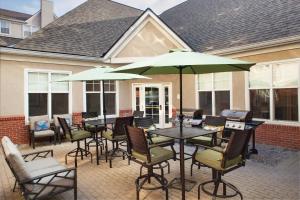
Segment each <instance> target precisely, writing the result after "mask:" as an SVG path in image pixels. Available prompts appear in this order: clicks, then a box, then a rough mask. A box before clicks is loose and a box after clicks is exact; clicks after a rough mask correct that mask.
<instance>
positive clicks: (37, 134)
mask: <svg viewBox="0 0 300 200" xmlns="http://www.w3.org/2000/svg"><path fill="white" fill-rule="evenodd" d="M54 134H55V132H54V131H53V130H44V131H34V137H36V138H38V137H47V136H53V135H54Z"/></svg>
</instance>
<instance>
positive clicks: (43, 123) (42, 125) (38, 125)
mask: <svg viewBox="0 0 300 200" xmlns="http://www.w3.org/2000/svg"><path fill="white" fill-rule="evenodd" d="M49 128H50V123H49V121H48V120H40V121H36V122H35V123H34V131H44V130H48V129H49Z"/></svg>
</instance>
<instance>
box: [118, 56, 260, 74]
mask: <svg viewBox="0 0 300 200" xmlns="http://www.w3.org/2000/svg"><path fill="white" fill-rule="evenodd" d="M254 64H255V63H250V62H245V61H241V60H236V59H230V58H225V57H220V56H214V55H209V54H203V53H197V52H190V51H177V52H170V53H167V54H163V55H160V56H156V57H153V58H150V59H146V60H144V61H140V62H136V63H132V64H129V65H125V66H123V67H119V68H117V69H115V70H114V72H117V73H118V72H125V73H134V74H143V75H151V74H178V73H179V68H182V74H205V73H215V72H228V71H249V69H250V67H251V66H252V65H254Z"/></svg>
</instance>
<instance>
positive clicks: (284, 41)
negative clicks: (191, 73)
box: [204, 35, 300, 56]
mask: <svg viewBox="0 0 300 200" xmlns="http://www.w3.org/2000/svg"><path fill="white" fill-rule="evenodd" d="M297 42H300V35H296V36H291V37H285V38H280V39H275V40H268V41H265V42H258V43H253V44H247V45H242V46H238V47H232V48H226V49H221V50H215V51H205V52H204V53H208V54H215V55H221V56H222V55H231V54H237V53H245V52H249V51H257V50H260V49H266V48H270V47H276V46H280V45H288V44H294V43H297Z"/></svg>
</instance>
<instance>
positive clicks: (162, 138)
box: [151, 136, 174, 144]
mask: <svg viewBox="0 0 300 200" xmlns="http://www.w3.org/2000/svg"><path fill="white" fill-rule="evenodd" d="M151 141H152V143H153V144H160V143H167V142H174V139H173V138H170V137H165V136H154V137H151Z"/></svg>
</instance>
